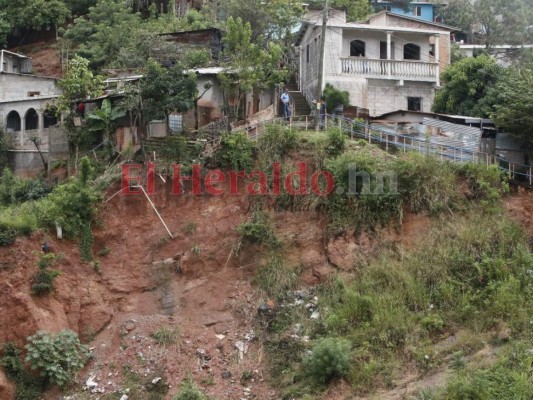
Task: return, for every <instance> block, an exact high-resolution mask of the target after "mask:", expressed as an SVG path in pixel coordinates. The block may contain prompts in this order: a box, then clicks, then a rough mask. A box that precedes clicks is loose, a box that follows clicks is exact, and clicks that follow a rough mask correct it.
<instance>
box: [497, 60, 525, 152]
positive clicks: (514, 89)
mask: <svg viewBox="0 0 533 400" xmlns="http://www.w3.org/2000/svg"><path fill="white" fill-rule="evenodd" d="M494 90H495V91H496V92H497V93H498V96H499V101H498V103H497V104H496V105H495V107H494V108H495V111H494V112H493V113H492V115H491V117H492V118H493V120H494V122H495V123H496V125H497V126H498V128H499V129H500V130H502V131H505V132H508V133H511V134H513V135H515V136H517V137H520V138H522V139H524V140H525V141H527V142H528V143H529V145H530V146H531V145H533V64H530V65H528V66H526V67H524V68H522V69H521V70H514V71H512V73H511V74H510V75H509V77H508V78H507V79H503V80H501V81H500V82H499V83H498V84H497V85H496V86H495V89H494Z"/></svg>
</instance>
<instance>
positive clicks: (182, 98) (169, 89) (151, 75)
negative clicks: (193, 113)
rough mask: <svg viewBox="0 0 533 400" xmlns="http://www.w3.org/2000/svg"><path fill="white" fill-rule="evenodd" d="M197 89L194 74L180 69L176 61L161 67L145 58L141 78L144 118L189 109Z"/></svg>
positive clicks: (163, 115)
mask: <svg viewBox="0 0 533 400" xmlns="http://www.w3.org/2000/svg"><path fill="white" fill-rule="evenodd" d="M197 90H198V89H197V87H196V75H195V74H194V73H192V72H191V73H186V72H184V71H183V69H182V68H181V66H180V65H179V64H177V65H175V66H173V67H172V68H164V67H163V66H161V65H160V64H158V63H157V62H155V61H154V60H149V62H148V63H147V65H146V72H145V74H144V77H143V79H142V81H141V97H142V102H143V106H144V111H145V113H146V116H147V117H148V120H150V119H158V118H161V117H165V118H167V117H168V116H169V115H170V114H171V113H173V112H187V111H189V110H191V109H192V108H193V106H194V99H195V98H196V96H197Z"/></svg>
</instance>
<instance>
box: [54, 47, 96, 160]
mask: <svg viewBox="0 0 533 400" xmlns="http://www.w3.org/2000/svg"><path fill="white" fill-rule="evenodd" d="M58 85H59V87H60V88H61V89H63V94H62V95H61V96H59V98H58V99H57V100H56V102H55V107H56V110H57V113H58V115H60V114H63V115H65V124H64V128H65V129H66V130H67V135H68V138H69V143H70V145H71V148H74V149H75V153H76V166H77V160H78V152H79V147H80V145H81V144H82V143H83V142H84V141H86V140H87V139H88V135H87V130H86V129H84V128H83V127H76V126H75V125H74V122H73V117H74V115H73V114H74V111H73V106H74V104H75V102H76V101H78V100H85V99H87V98H89V97H96V96H99V95H100V94H102V92H103V78H102V77H100V76H95V75H94V74H93V73H92V72H91V71H90V70H89V60H87V59H85V58H83V57H79V56H75V57H74V58H73V59H72V60H70V61H69V63H68V65H67V70H66V72H65V75H64V76H63V79H60V80H59V82H58Z"/></svg>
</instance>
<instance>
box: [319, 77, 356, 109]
mask: <svg viewBox="0 0 533 400" xmlns="http://www.w3.org/2000/svg"><path fill="white" fill-rule="evenodd" d="M324 97H325V98H326V108H327V111H328V113H331V112H333V111H334V110H335V108H336V107H337V106H339V105H342V106H344V107H348V106H349V105H350V93H348V92H347V91H345V90H344V91H341V90H339V89H336V88H335V87H334V86H333V85H331V84H330V83H326V87H325V88H324Z"/></svg>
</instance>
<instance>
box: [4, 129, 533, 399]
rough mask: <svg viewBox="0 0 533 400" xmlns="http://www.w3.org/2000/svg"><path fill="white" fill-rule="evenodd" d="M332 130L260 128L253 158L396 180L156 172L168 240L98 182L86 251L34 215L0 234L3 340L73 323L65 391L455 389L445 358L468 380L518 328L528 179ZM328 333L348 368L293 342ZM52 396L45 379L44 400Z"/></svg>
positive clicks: (309, 395) (143, 211)
mask: <svg viewBox="0 0 533 400" xmlns="http://www.w3.org/2000/svg"><path fill="white" fill-rule="evenodd" d="M280 135H282V136H280ZM337 135H338V133H337V132H336V131H335V130H332V131H331V132H329V133H327V134H322V133H321V134H318V135H317V134H315V133H313V134H311V136H310V134H306V133H301V134H294V133H290V132H288V130H284V129H280V128H279V127H278V128H273V129H271V130H270V131H269V133H268V134H267V135H265V136H264V137H263V138H262V139H261V140H260V141H259V143H258V144H257V145H256V147H257V148H258V150H257V156H256V158H255V161H254V163H255V165H256V166H257V167H260V166H265V165H267V164H268V163H269V162H271V160H275V159H280V158H278V157H280V155H281V159H283V160H284V162H290V161H289V160H292V161H294V160H303V161H305V162H306V163H307V164H308V165H314V167H312V169H315V168H317V169H320V168H326V169H327V170H329V171H331V172H332V173H333V175H334V176H335V177H337V178H338V177H340V176H343V175H342V174H343V173H344V172H343V171H344V170H343V168H344V167H343V166H345V165H347V164H346V163H347V162H348V161H350V160H351V161H354V160H357V161H358V164H357V165H358V166H361V168H362V170H366V171H369V172H372V171H374V172H373V174H374V173H375V171H376V169H375V168H378V169H380V168H395V170H396V171H398V173H399V174H400V175H399V178H400V179H399V182H400V186H399V187H400V193H399V194H397V195H394V196H383V195H381V196H376V195H370V196H368V197H364V196H363V197H360V198H359V199H358V200H357V201H355V202H352V201H349V200H346V199H344V198H343V197H340V195H335V196H333V195H332V196H333V197H331V196H330V197H328V198H322V199H320V198H314V197H311V198H306V197H305V196H293V197H291V196H286V195H283V196H281V197H280V198H278V199H273V200H274V203H272V202H271V200H272V199H271V200H268V198H265V197H260V198H257V196H255V197H254V196H247V195H244V194H243V195H239V196H235V195H230V194H226V195H222V196H210V195H206V194H204V195H203V196H195V195H192V194H190V193H189V192H187V191H186V193H185V194H184V195H182V196H176V195H172V194H171V192H172V185H171V182H170V181H169V180H167V182H166V183H163V181H162V180H160V179H159V178H158V179H157V180H156V194H154V195H152V196H151V197H152V200H153V203H154V204H155V206H156V207H157V210H158V211H159V212H160V214H161V216H162V218H163V220H164V221H165V222H166V224H167V225H168V227H169V229H170V231H171V232H172V233H173V236H174V237H173V238H170V237H169V235H168V234H167V233H166V231H165V228H164V227H163V225H162V224H161V222H160V221H159V219H158V217H157V215H156V214H155V212H154V210H153V209H152V208H151V206H150V204H149V203H148V201H147V200H146V198H144V197H143V196H120V195H118V196H115V197H112V198H111V196H112V195H113V194H115V193H116V192H117V191H118V190H119V186H118V184H117V183H115V184H111V186H109V187H108V188H107V189H106V191H105V194H104V199H110V198H111V200H109V201H105V200H104V201H103V202H100V205H99V206H98V216H97V220H96V221H95V223H93V235H94V243H93V245H92V253H93V255H94V258H93V261H92V262H83V261H81V259H80V250H79V249H78V245H77V244H76V242H75V241H71V240H58V239H56V238H54V237H53V235H52V231H50V230H46V229H45V230H37V231H36V232H34V233H33V234H32V235H31V236H29V237H23V236H21V237H18V238H17V239H16V241H15V243H14V244H12V245H9V246H7V247H0V260H1V263H0V266H1V269H0V279H1V282H2V283H3V285H4V289H5V290H3V291H2V294H1V295H0V304H1V306H2V310H4V312H3V313H2V314H1V315H0V335H1V336H0V342H1V343H5V342H8V341H11V342H13V343H14V344H15V345H17V346H18V347H19V348H22V347H23V346H24V344H25V342H26V341H25V339H24V338H26V337H28V336H30V335H32V334H34V333H35V332H36V331H38V330H44V331H47V332H52V333H53V332H58V331H60V330H62V329H65V328H68V329H71V330H73V331H74V332H76V333H78V334H79V336H80V338H81V339H82V341H83V342H85V343H87V344H88V346H89V348H90V350H91V354H92V356H91V359H90V360H89V362H88V364H87V365H86V366H85V368H84V369H83V371H82V372H81V373H80V374H79V375H78V378H77V379H76V381H75V383H74V384H72V385H71V386H70V387H69V388H68V389H67V390H66V393H68V394H69V395H71V397H69V398H76V399H78V398H80V399H85V398H103V399H104V398H105V399H108V398H109V399H115V398H116V399H119V398H124V397H123V396H124V395H126V396H129V397H128V398H130V399H145V398H146V399H165V398H168V399H171V398H173V397H172V396H174V395H176V394H177V393H178V392H180V391H182V392H183V391H184V390H185V389H183V387H182V386H183V385H184V383H183V382H189V383H185V387H189V388H190V386H191V385H192V384H191V383H190V382H194V384H195V385H196V386H197V387H199V388H201V390H202V391H203V392H204V393H205V394H206V395H207V396H209V398H212V399H214V398H218V399H223V398H228V399H239V398H247V399H253V398H256V399H269V398H272V399H280V398H283V399H289V398H295V399H296V398H298V399H347V398H354V399H355V398H358V399H363V398H378V399H402V398H406V397H405V396H407V395H412V396H415V395H417V394H418V393H421V391H422V390H424V389H425V388H426V387H433V388H436V387H442V388H445V387H446V385H447V384H448V383H450V384H452V386H451V389H450V388H448V389H446V390H448V391H450V390H455V389H453V388H454V387H455V386H453V385H456V386H457V383H453V382H457V379H458V377H457V376H456V375H455V374H456V373H455V372H454V371H455V369H454V368H455V367H453V365H454V363H455V364H457V363H460V364H461V365H463V364H464V367H461V368H468V369H463V370H462V371H470V370H472V372H468V374H462V375H463V376H464V377H465V379H467V380H466V381H465V382H463V383H462V384H463V386H464V385H467V386H464V389H462V390H470V389H467V388H468V385H469V384H470V385H474V384H475V383H468V382H470V381H468V379H474V378H466V377H470V376H471V375H470V374H475V373H476V372H475V371H476V369H479V368H492V367H491V365H493V364H497V365H500V363H502V362H504V361H500V359H501V360H505V359H506V357H507V354H508V351H509V350H510V349H512V348H523V346H527V343H530V342H529V340H530V338H531V330H530V328H529V327H528V326H527V325H524V323H525V321H527V312H526V310H527V307H528V303H527V302H524V301H523V300H520V299H522V297H520V296H525V293H527V290H529V289H528V287H529V286H528V285H529V284H530V283H529V281H528V280H527V278H524V279H525V280H524V281H523V282H522V285H523V286H522V288H520V289H516V288H515V289H512V290H513V291H514V294H511V293H512V292H509V290H511V288H513V287H514V286H512V285H514V282H516V278H515V277H517V276H522V275H521V274H523V273H525V272H523V271H525V270H527V268H529V267H528V266H530V265H531V261H530V258H528V257H530V256H529V255H528V254H529V250H525V248H524V243H527V238H530V237H531V235H533V227H532V226H531V223H530V219H531V212H532V210H533V199H532V196H531V193H530V192H527V191H521V192H519V193H514V194H510V195H505V197H504V198H503V200H500V196H502V191H504V189H505V186H500V184H499V183H498V181H497V180H494V177H495V176H497V175H494V174H493V172H494V171H492V169H491V170H487V171H486V172H485V171H484V168H485V167H479V168H478V167H474V166H470V167H468V166H466V167H460V168H458V169H457V168H456V167H453V166H451V165H449V164H444V163H439V162H437V161H436V160H432V159H430V158H429V159H426V158H423V157H418V156H414V155H413V156H411V155H407V156H406V155H390V154H388V153H386V152H384V151H382V150H380V149H379V148H377V147H374V146H370V145H368V144H364V143H363V142H350V141H347V142H346V145H344V144H342V145H341V144H339V143H340V142H339V139H338V136H337ZM335 139H336V140H335ZM342 142H344V139H342ZM328 143H329V144H328ZM332 143H335V144H336V145H334V146H333V147H332ZM345 146H346V147H345ZM334 149H337V150H334ZM225 150H228V149H227V148H226V149H224V146H223V148H222V149H221V150H220V151H221V152H224V151H225ZM245 153H246V151H245V150H243V148H241V150H240V157H242V158H238V159H240V160H243V159H244V158H245ZM233 154H235V153H233ZM324 155H325V156H326V157H327V159H326V161H324V158H323V157H324ZM220 159H224V157H222V156H221V158H220ZM318 160H322V161H320V162H318ZM322 163H323V164H322ZM365 163H366V164H365ZM287 168H290V166H287ZM287 170H289V169H287ZM372 176H374V175H372ZM406 182H410V183H409V185H408V186H401V185H402V184H403V185H405V184H406ZM222 187H224V188H226V189H227V188H228V187H227V186H224V185H222ZM188 189H189V188H188ZM49 196H50V195H49ZM269 205H270V206H269ZM272 205H275V206H276V207H272ZM37 207H40V206H37ZM345 207H348V208H345ZM6 210H9V209H4V210H3V211H2V213H1V215H0V222H1V223H4V224H5V223H6V215H10V214H8V211H6ZM43 210H46V209H43ZM65 211H66V210H65ZM512 220H515V221H517V222H519V223H520V224H521V225H522V226H523V227H524V229H525V230H526V233H522V232H520V229H519V228H517V227H516V226H515V225H513V223H512V222H511V221H512ZM1 223H0V225H1ZM43 242H47V243H48V244H49V245H50V247H51V249H52V253H53V254H55V257H54V260H55V261H54V264H53V268H54V270H59V271H60V272H61V273H60V275H59V276H58V277H57V278H55V285H54V286H55V289H54V291H53V292H52V293H51V294H49V295H44V296H36V295H32V294H31V290H32V287H33V286H32V284H33V282H34V279H35V278H34V274H35V273H36V271H37V269H38V268H37V265H38V264H39V263H40V261H39V260H42V259H43V255H42V251H41V245H42V244H43ZM80 248H82V247H80ZM475 254H479V256H475ZM470 257H474V259H472V260H470ZM476 257H480V258H479V259H477V258H476ZM454 260H455V261H454ZM459 260H460V261H459ZM457 262H460V264H457ZM480 263H481V264H480ZM522 268H525V270H522ZM427 285H429V286H427ZM506 285H507V286H506ZM508 285H511V286H508ZM432 287H434V288H436V289H431V288H432ZM470 287H472V289H470ZM437 288H438V289H437ZM428 290H429V291H428ZM459 291H460V292H459ZM454 293H455V294H454ZM457 293H462V299H461V300H460V301H459V297H457ZM513 296H514V297H513ZM517 296H519V297H517ZM324 338H329V339H326V340H330V341H331V340H338V341H339V342H338V345H339V346H344V344H343V343H347V346H348V347H347V348H345V350H343V351H345V352H346V351H348V353H345V354H346V355H348V354H349V357H350V358H349V363H348V366H349V371H347V373H341V371H338V373H339V375H337V374H334V375H332V376H328V375H323V371H324V370H323V369H321V368H320V369H319V370H317V371H318V372H313V368H314V367H313V366H312V364H309V362H310V361H306V353H308V352H310V351H311V350H313V349H314V350H313V352H315V351H318V350H316V348H317V346H318V344H319V343H321V340H323V339H324ZM517 346H518V347H517ZM310 354H313V353H310ZM524 354H525V353H524ZM502 365H503V364H502ZM502 368H503V367H502ZM321 371H322V372H321ZM502 371H503V372H501V373H502V374H507V375H503V376H505V377H506V378H504V379H507V380H508V382H510V385H508V387H507V389H505V390H509V391H508V392H503V393H515V392H513V391H512V390H515V391H517V390H523V387H525V386H524V385H526V384H527V383H525V382H520V381H518V380H516V379H515V377H513V376H512V375H509V374H510V373H511V372H510V371H513V370H512V368H511V369H510V370H507V369H504V370H502ZM317 373H318V375H316V374H317ZM474 376H475V375H472V377H474ZM489 376H490V375H489ZM323 377H326V380H322V378H323ZM0 378H1V379H0V393H2V398H6V399H7V398H11V397H12V396H13V390H14V385H13V383H11V382H9V381H8V379H7V378H6V377H5V376H4V375H3V374H2V375H1V376H0ZM475 379H477V378H475ZM472 382H474V381H472ZM528 384H529V385H531V382H529V383H528ZM187 385H189V386H187ZM84 386H85V390H84ZM488 387H492V386H490V385H489V386H488ZM529 387H531V386H529ZM18 390H19V391H20V390H21V388H20V387H19V388H18ZM191 390H192V389H191ZM498 390H503V389H501V388H499V389H498ZM59 393H60V392H58V389H57V388H56V387H53V386H48V390H47V392H46V396H45V398H46V399H55V398H57V396H58V395H59ZM91 393H92V394H91ZM448 393H451V392H448ZM457 393H460V392H457ZM428 395H429V394H428ZM435 396H437V394H435ZM18 398H31V397H18ZM179 398H181V397H179ZM198 398H200V397H198ZM434 398H444V397H434ZM458 398H463V397H458ZM488 398H493V397H488ZM517 398H521V397H517Z"/></svg>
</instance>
